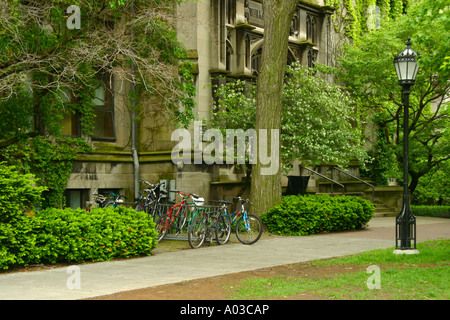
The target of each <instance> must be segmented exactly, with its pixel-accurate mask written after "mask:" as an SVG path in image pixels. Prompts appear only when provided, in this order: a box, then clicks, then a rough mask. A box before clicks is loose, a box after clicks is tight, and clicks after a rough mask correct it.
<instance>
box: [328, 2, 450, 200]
mask: <svg viewBox="0 0 450 320" xmlns="http://www.w3.org/2000/svg"><path fill="white" fill-rule="evenodd" d="M449 23H450V19H449V15H448V3H447V2H446V1H432V2H430V1H422V0H420V1H416V2H410V3H409V5H408V10H407V14H406V15H403V16H401V17H399V18H397V19H396V20H395V21H394V20H389V19H387V20H385V21H383V23H382V25H381V28H380V29H378V30H374V31H372V32H368V33H366V34H364V35H362V36H361V37H360V39H359V41H358V42H357V43H355V44H354V45H347V46H345V47H344V50H343V55H342V57H341V58H339V59H338V67H337V69H338V70H337V73H336V76H337V77H336V80H337V81H339V82H340V83H342V84H344V85H345V86H346V87H347V89H348V92H349V93H350V94H351V96H352V97H353V99H354V100H355V101H356V102H357V104H358V110H360V111H359V112H360V113H361V115H363V116H364V120H366V121H372V122H373V123H375V124H376V125H377V126H378V127H379V129H380V131H378V141H377V143H376V145H375V149H374V150H373V151H372V156H373V158H375V161H374V162H372V164H368V168H369V171H371V172H370V173H369V175H370V176H371V177H372V179H374V180H375V181H381V182H383V181H386V178H387V176H388V175H392V174H394V175H393V176H391V178H399V179H400V180H401V179H402V177H401V176H398V175H397V176H396V175H395V174H396V172H397V174H398V172H399V171H398V170H395V169H397V168H398V167H399V165H401V164H402V162H403V148H402V144H403V130H402V129H403V106H402V90H401V87H400V86H399V85H398V79H397V76H396V73H395V68H394V66H393V56H394V55H396V54H398V53H399V52H401V51H402V50H403V49H404V48H405V42H406V40H407V39H408V37H411V39H412V42H413V45H412V48H413V49H414V50H415V51H417V52H418V53H419V54H420V57H419V66H420V69H419V73H418V75H417V78H416V82H415V84H414V86H412V87H411V95H410V108H409V115H410V122H409V123H408V124H407V125H408V126H409V166H408V167H409V174H410V177H411V179H410V181H411V183H410V185H409V188H410V190H411V192H412V193H413V195H414V192H415V190H416V188H417V187H418V185H419V179H420V181H424V180H426V179H427V178H426V177H428V179H427V180H428V181H431V180H429V179H430V177H431V174H434V172H436V170H437V169H439V170H441V169H440V168H446V167H447V165H446V164H445V162H448V160H449V154H450V149H449V148H450V144H449V133H448V129H447V128H448V127H449V120H450V117H449V110H448V100H446V98H445V97H446V96H447V95H448V93H449V89H450V86H449V83H448V78H449V73H448V68H447V67H446V64H445V60H446V57H447V55H448V50H449V48H448V43H450V40H449V39H450V32H449V30H450V29H449ZM368 70H370V72H368ZM392 153H393V155H394V156H395V157H392ZM392 169H394V170H392ZM438 175H439V174H438ZM444 176H445V175H444ZM427 189H429V188H427ZM433 189H434V190H437V189H436V188H433ZM424 191H425V190H424ZM430 196H431V195H430ZM433 197H434V198H439V196H437V197H436V196H433Z"/></svg>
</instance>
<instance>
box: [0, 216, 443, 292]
mask: <svg viewBox="0 0 450 320" xmlns="http://www.w3.org/2000/svg"><path fill="white" fill-rule="evenodd" d="M394 226H395V218H392V217H387V218H386V217H385V218H374V219H372V220H371V222H370V224H369V227H368V228H367V229H365V230H361V231H353V232H342V233H333V234H326V235H315V236H307V237H269V238H267V239H262V240H260V241H258V242H257V243H256V244H254V245H251V246H245V245H242V244H230V245H225V246H212V247H204V248H201V249H196V250H193V249H190V250H181V251H178V252H167V253H159V254H155V255H153V256H150V257H144V258H136V259H129V260H122V261H109V262H100V263H90V264H83V265H78V266H75V267H74V269H70V268H67V267H64V268H54V269H49V270H45V271H32V272H16V273H6V274H0V299H2V300H15V299H26V300H32V299H43V300H56V299H82V298H89V297H95V296H100V295H107V294H112V293H116V292H121V291H126V290H133V289H140V288H147V287H151V286H157V285H163V284H169V283H175V282H180V281H186V280H193V279H198V278H204V277H212V276H217V275H221V274H229V273H234V272H239V271H249V270H255V269H259V268H266V267H271V266H277V265H283V264H290V263H296V262H302V261H308V260H314V259H323V258H330V257H337V256H343V255H348V254H353V253H358V252H363V251H368V250H373V249H380V248H390V247H394V246H395V229H394ZM417 238H418V239H417V240H418V241H419V242H420V241H426V240H432V239H439V238H445V239H450V219H439V218H425V217H418V218H417ZM236 257H239V258H236ZM78 275H79V278H78V279H79V280H80V281H79V282H76V281H72V280H74V279H76V276H78ZM68 282H69V284H68ZM78 283H79V284H80V288H76V285H77V284H78ZM70 287H72V288H73V287H75V288H73V289H70Z"/></svg>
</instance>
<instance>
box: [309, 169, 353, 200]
mask: <svg viewBox="0 0 450 320" xmlns="http://www.w3.org/2000/svg"><path fill="white" fill-rule="evenodd" d="M302 168H305V169H306V170H308V171H310V172H312V173H314V174H317V175H318V176H319V177H322V178H324V179H326V180H328V181H330V182H332V184H331V194H333V183H335V184H337V185H338V186H340V187H341V188H342V193H343V194H345V186H344V185H343V184H341V183H339V182H337V181H335V180H333V179H331V178H328V177H327V176H324V175H323V174H320V173H318V172H316V171H314V170H312V169H309V168H307V167H302Z"/></svg>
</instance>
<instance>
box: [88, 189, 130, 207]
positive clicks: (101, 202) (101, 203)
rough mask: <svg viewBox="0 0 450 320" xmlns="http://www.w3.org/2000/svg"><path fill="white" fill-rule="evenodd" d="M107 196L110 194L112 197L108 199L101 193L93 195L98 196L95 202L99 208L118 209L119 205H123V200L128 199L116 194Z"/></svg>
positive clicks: (111, 193)
mask: <svg viewBox="0 0 450 320" xmlns="http://www.w3.org/2000/svg"><path fill="white" fill-rule="evenodd" d="M106 194H110V195H111V197H106V196H104V195H102V194H99V193H93V195H94V196H96V198H95V202H97V203H98V207H99V208H106V207H113V208H117V206H118V205H120V204H122V203H123V199H128V198H127V197H125V196H122V195H120V194H115V193H114V192H107V193H106ZM111 199H112V200H111ZM107 200H109V201H107Z"/></svg>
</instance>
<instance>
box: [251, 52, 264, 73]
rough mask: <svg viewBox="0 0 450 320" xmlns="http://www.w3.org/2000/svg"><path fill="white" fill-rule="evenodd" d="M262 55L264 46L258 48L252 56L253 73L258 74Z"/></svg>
mask: <svg viewBox="0 0 450 320" xmlns="http://www.w3.org/2000/svg"><path fill="white" fill-rule="evenodd" d="M261 55H262V46H260V47H259V49H258V50H256V52H255V54H254V55H253V56H252V75H254V76H258V74H259V69H260V68H261Z"/></svg>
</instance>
